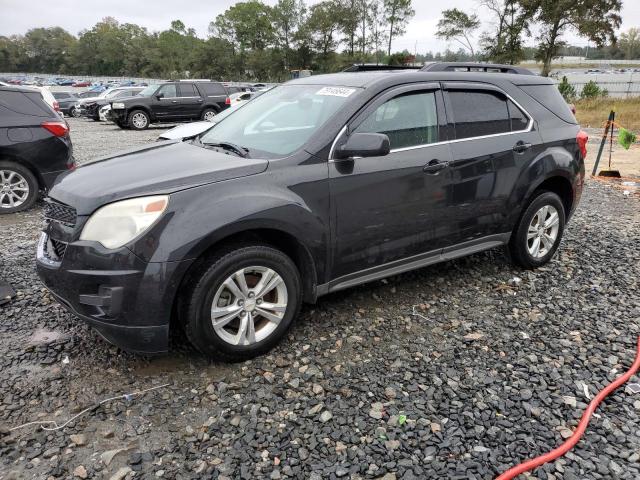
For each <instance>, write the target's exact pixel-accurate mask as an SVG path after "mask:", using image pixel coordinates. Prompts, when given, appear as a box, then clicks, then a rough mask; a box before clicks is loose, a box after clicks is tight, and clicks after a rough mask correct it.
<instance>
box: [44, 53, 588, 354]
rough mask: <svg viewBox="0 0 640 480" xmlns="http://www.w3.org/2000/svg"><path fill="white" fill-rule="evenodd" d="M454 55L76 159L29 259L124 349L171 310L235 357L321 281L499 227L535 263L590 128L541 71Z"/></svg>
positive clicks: (279, 91)
mask: <svg viewBox="0 0 640 480" xmlns="http://www.w3.org/2000/svg"><path fill="white" fill-rule="evenodd" d="M457 68H460V66H459V64H446V63H444V64H433V65H429V66H426V67H425V68H424V69H422V70H421V71H415V72H397V71H396V72H395V73H394V74H390V73H389V72H363V73H338V74H332V75H318V76H314V77H308V78H301V79H298V80H293V81H291V82H288V83H287V84H285V85H283V86H281V87H278V88H276V89H273V90H272V91H270V92H267V93H265V94H264V95H261V96H260V97H258V98H256V99H255V100H253V101H250V102H247V103H246V104H245V105H244V106H242V107H240V108H239V109H238V110H236V111H235V112H233V113H231V114H230V115H229V116H228V117H227V118H225V119H224V120H223V121H221V122H219V123H217V124H216V125H214V126H213V127H212V128H210V129H209V130H208V131H207V132H206V133H204V134H203V135H200V136H197V137H195V138H194V139H193V140H191V141H184V142H175V141H174V142H163V143H154V144H153V145H145V146H142V147H140V148H138V149H134V150H127V151H126V152H123V154H121V155H118V154H114V155H113V156H110V157H107V158H104V159H102V160H101V161H95V162H91V163H89V164H86V165H83V166H81V167H79V168H78V169H77V170H76V171H75V172H73V173H72V174H70V175H68V176H66V177H64V178H63V179H62V180H61V181H60V182H58V183H57V184H56V185H55V187H54V188H53V189H52V190H51V192H50V199H49V201H50V202H51V203H52V204H53V205H55V206H56V207H57V209H58V210H57V211H58V212H60V211H62V212H65V213H64V216H63V218H64V220H63V221H64V222H67V223H66V225H70V226H63V224H61V220H60V217H62V215H60V214H58V213H56V214H52V215H49V217H48V218H49V222H48V223H47V224H46V225H45V227H44V231H43V233H42V236H41V238H40V241H39V244H38V249H37V260H36V262H37V270H38V273H39V275H40V277H41V279H42V280H43V282H44V284H45V285H46V287H47V288H48V289H50V290H51V291H52V292H53V294H54V295H55V296H56V297H57V298H59V299H61V300H60V301H61V303H62V304H63V305H64V306H65V307H66V308H68V309H69V310H71V311H72V312H74V313H75V314H76V315H78V316H80V317H81V318H83V319H84V320H86V321H87V322H88V323H89V324H91V325H92V326H93V327H94V328H96V329H97V330H98V331H99V332H100V333H101V334H102V336H103V337H104V338H106V339H107V340H109V341H111V342H114V343H116V344H117V345H119V346H121V347H123V348H125V349H128V350H134V351H139V352H147V353H157V352H162V351H166V350H167V349H168V345H169V325H170V323H172V324H174V325H175V324H179V325H181V326H182V328H183V330H184V332H185V333H186V336H187V338H188V339H189V340H190V341H191V343H193V345H194V346H196V348H198V349H199V350H200V351H201V352H203V353H204V354H207V355H212V356H215V357H222V358H226V359H231V360H241V359H248V358H251V357H255V356H256V355H260V354H263V353H265V352H267V351H268V350H269V349H271V348H272V347H273V346H275V345H276V344H277V343H278V342H279V341H280V340H281V339H282V338H284V337H285V335H286V333H287V330H288V329H289V327H290V326H291V324H292V322H293V321H294V319H295V318H296V316H297V315H298V312H299V311H300V307H301V304H302V302H303V301H307V302H315V301H316V299H317V298H318V297H319V296H322V295H325V294H327V293H330V292H334V291H339V290H342V289H346V288H349V287H352V286H355V285H360V284H363V283H367V282H371V281H374V280H378V279H381V278H384V277H387V276H390V275H396V274H399V273H401V272H405V271H409V270H414V269H417V268H421V267H424V266H427V265H432V264H436V263H438V262H443V261H447V260H451V259H455V258H459V257H464V256H466V255H470V254H473V253H477V252H480V251H484V250H487V249H492V248H496V247H502V246H506V247H507V248H508V250H509V252H510V256H511V258H512V260H513V261H514V263H516V264H517V265H519V266H521V267H525V268H529V269H533V268H536V267H540V266H542V265H545V264H546V263H548V262H549V261H550V260H551V258H552V257H553V256H554V254H555V253H556V250H557V249H558V247H559V245H560V242H561V239H562V236H563V232H564V229H565V226H566V224H567V221H568V220H569V219H570V218H571V216H572V214H573V212H574V211H575V209H576V206H577V205H578V203H579V201H580V197H581V193H582V189H583V182H584V173H585V168H584V158H585V156H586V143H587V136H586V134H585V133H584V132H582V131H581V129H580V126H579V125H578V124H577V122H576V119H575V117H574V116H573V114H572V113H571V111H570V110H569V107H568V106H567V104H566V102H564V101H563V99H562V97H561V95H560V93H559V92H558V89H557V88H556V86H555V85H554V84H553V83H552V81H551V80H550V79H547V78H544V77H540V76H537V75H533V74H531V72H526V73H525V71H524V70H522V69H517V67H512V66H500V69H499V70H498V71H513V72H517V73H487V72H477V71H471V72H463V71H456V69H457ZM473 68H478V65H477V64H473ZM494 68H495V67H494ZM157 91H158V89H157V88H156V89H154V91H153V92H152V93H155V92H157ZM176 93H178V92H176ZM161 98H162V97H161ZM129 101H130V102H132V100H129ZM445 105H446V108H445ZM122 109H123V110H124V109H125V108H124V107H123V108H122ZM133 111H134V112H135V110H133ZM55 245H58V246H59V250H56V248H55ZM560 261H562V260H560ZM172 316H173V318H172ZM172 321H173V322H175V323H173V322H172Z"/></svg>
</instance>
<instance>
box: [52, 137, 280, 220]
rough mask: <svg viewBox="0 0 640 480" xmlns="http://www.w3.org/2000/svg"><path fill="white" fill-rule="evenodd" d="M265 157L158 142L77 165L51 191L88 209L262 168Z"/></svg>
mask: <svg viewBox="0 0 640 480" xmlns="http://www.w3.org/2000/svg"><path fill="white" fill-rule="evenodd" d="M268 165H269V162H268V161H267V160H263V159H252V158H242V157H238V156H236V155H230V154H229V155H227V154H226V153H221V152H217V151H215V150H209V149H206V148H202V147H198V146H195V145H192V144H191V143H186V142H177V141H166V142H156V143H153V144H150V145H145V146H143V147H138V148H133V149H129V150H125V151H121V152H118V153H117V154H115V155H111V156H106V157H102V158H99V159H96V160H94V161H92V162H89V163H86V164H84V165H82V166H80V167H78V168H77V169H76V170H75V171H73V172H70V173H68V174H66V175H64V176H62V177H60V179H59V180H58V181H57V182H56V184H55V185H54V186H53V188H52V189H51V191H50V192H49V196H50V197H51V198H54V199H56V200H58V201H60V202H62V203H66V204H67V205H71V206H73V207H75V208H76V210H77V212H78V215H89V214H91V213H92V212H93V211H94V210H95V209H96V208H98V207H100V206H102V205H104V204H107V203H111V202H114V201H117V200H122V199H126V198H132V197H139V196H144V195H153V194H169V193H173V192H177V191H179V190H184V189H186V188H190V187H196V186H199V185H204V184H208V183H214V182H220V181H223V180H231V179H233V178H238V177H245V176H248V175H255V174H258V173H261V172H264V171H265V170H266V169H267V166H268Z"/></svg>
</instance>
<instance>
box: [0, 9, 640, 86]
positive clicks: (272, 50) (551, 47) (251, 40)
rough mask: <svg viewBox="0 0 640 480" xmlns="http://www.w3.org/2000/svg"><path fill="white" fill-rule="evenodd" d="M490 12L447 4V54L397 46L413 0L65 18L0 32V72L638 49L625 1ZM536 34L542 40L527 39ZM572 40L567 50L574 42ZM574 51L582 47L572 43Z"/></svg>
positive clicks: (263, 74) (281, 66)
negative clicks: (176, 15) (202, 27)
mask: <svg viewBox="0 0 640 480" xmlns="http://www.w3.org/2000/svg"><path fill="white" fill-rule="evenodd" d="M477 5H478V7H479V8H480V9H481V11H482V12H483V17H484V18H486V21H485V23H484V25H483V24H482V23H481V22H480V19H479V17H478V14H476V13H467V12H464V11H462V10H459V9H456V8H453V9H446V10H444V11H443V12H442V18H441V19H440V21H439V22H438V25H437V29H436V31H435V32H425V36H430V35H434V34H435V35H436V36H437V37H439V38H442V39H444V40H447V41H449V42H450V44H451V45H456V46H458V47H459V49H458V50H457V51H453V50H450V49H448V50H447V51H445V52H444V53H436V54H433V53H431V52H428V53H426V54H417V52H416V51H414V52H409V51H407V50H406V49H405V50H403V51H396V52H395V53H392V52H393V45H394V40H396V39H397V38H398V37H400V36H402V35H403V34H404V33H405V31H406V27H407V25H408V23H409V21H410V20H411V19H412V18H413V16H414V14H415V12H414V10H413V7H412V0H323V1H321V2H319V3H315V4H313V5H311V6H307V5H306V4H305V3H304V1H303V0H278V2H277V3H276V4H275V5H274V6H269V5H266V4H264V3H262V2H261V1H260V0H247V1H243V2H239V3H236V4H235V5H233V6H231V7H230V8H228V9H227V10H226V11H225V12H224V13H222V14H220V15H218V16H217V17H216V18H215V19H214V20H213V21H212V22H211V23H210V24H209V29H208V36H207V38H200V37H198V36H197V35H196V32H195V30H194V29H193V28H188V27H187V26H186V25H185V24H184V23H183V22H182V21H180V20H174V21H172V22H171V25H170V28H169V29H167V30H163V31H159V32H150V31H148V30H147V29H146V28H145V27H142V26H139V25H135V24H131V23H119V22H118V21H117V20H116V19H115V18H112V17H107V18H104V19H103V20H101V21H100V22H98V23H96V24H95V25H94V26H93V28H91V29H88V30H83V31H81V32H80V33H79V35H78V36H77V37H76V36H74V35H72V34H70V33H69V32H67V31H66V30H64V29H62V28H60V27H53V28H34V29H32V30H29V31H28V32H27V33H26V34H24V35H13V36H9V37H7V36H0V71H5V72H39V73H59V74H66V75H75V76H81V75H96V76H99V75H109V76H140V77H156V78H171V77H173V78H177V77H187V76H190V77H191V78H215V79H220V80H262V81H267V80H271V81H282V80H286V79H288V78H289V75H290V71H291V70H294V69H310V70H313V71H314V72H316V73H322V72H333V71H339V70H341V69H343V68H344V67H345V66H348V65H351V64H353V63H360V62H373V63H381V64H405V63H412V62H416V63H423V62H425V61H432V60H445V61H456V60H457V61H460V60H463V61H464V60H485V61H493V62H497V63H510V64H515V63H518V62H521V61H523V60H532V59H536V60H540V61H542V62H543V74H544V75H546V74H548V73H549V70H550V66H551V60H552V59H553V58H556V57H558V56H559V55H566V54H571V53H570V52H576V51H577V52H578V53H579V54H581V53H582V51H581V50H580V47H571V46H569V45H567V44H566V42H565V41H563V36H564V35H565V34H566V33H567V32H568V31H569V30H571V31H573V32H575V33H577V34H578V35H580V36H582V37H584V38H587V39H589V40H590V41H592V42H594V44H595V46H596V48H593V49H591V51H590V52H589V57H590V58H604V57H607V58H628V59H631V58H640V34H639V31H638V30H637V29H631V30H629V31H628V32H626V33H624V34H623V35H621V36H620V38H619V39H618V38H616V35H615V31H616V29H617V28H618V27H619V26H620V24H621V18H620V9H621V7H622V0H477ZM534 35H535V38H536V41H537V47H536V48H532V47H527V46H525V45H524V43H525V39H527V38H530V37H532V36H534ZM572 49H573V50H572ZM576 49H578V50H576Z"/></svg>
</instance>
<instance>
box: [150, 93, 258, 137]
mask: <svg viewBox="0 0 640 480" xmlns="http://www.w3.org/2000/svg"><path fill="white" fill-rule="evenodd" d="M263 93H264V92H253V94H252V96H251V98H250V99H249V100H247V101H245V102H240V103H235V104H232V105H231V106H229V108H227V109H226V110H224V111H223V112H220V113H219V114H218V115H216V116H214V117H213V118H210V119H209V120H201V121H199V122H189V123H184V124H182V125H178V126H177V127H173V128H171V129H169V130H167V131H165V132H162V133H161V134H160V135H159V136H158V141H161V140H185V139H188V138H193V137H195V136H196V135H200V134H201V133H203V132H205V131H206V130H209V129H210V128H211V127H212V126H213V125H215V124H216V123H220V122H221V121H222V120H224V119H225V118H227V117H228V116H229V115H230V114H231V113H233V112H235V111H236V110H238V109H239V108H240V107H242V106H244V105H246V104H247V103H249V101H250V100H254V99H255V98H256V97H259V96H260V95H262V94H263ZM232 95H233V94H232ZM240 95H242V94H240Z"/></svg>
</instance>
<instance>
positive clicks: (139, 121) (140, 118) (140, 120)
mask: <svg viewBox="0 0 640 480" xmlns="http://www.w3.org/2000/svg"><path fill="white" fill-rule="evenodd" d="M133 124H134V125H135V126H136V127H144V126H145V125H146V124H147V119H146V117H145V116H144V115H142V114H141V113H136V114H135V115H134V116H133Z"/></svg>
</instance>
